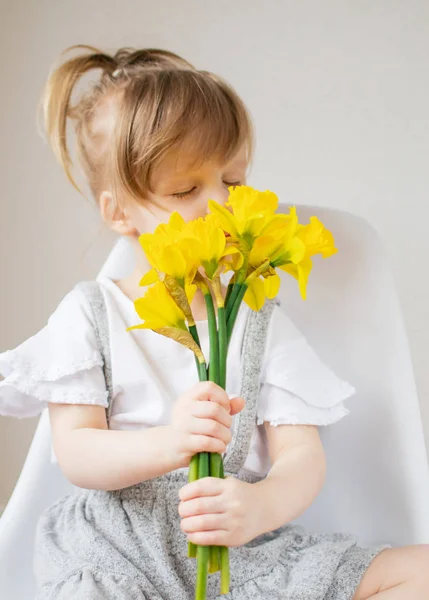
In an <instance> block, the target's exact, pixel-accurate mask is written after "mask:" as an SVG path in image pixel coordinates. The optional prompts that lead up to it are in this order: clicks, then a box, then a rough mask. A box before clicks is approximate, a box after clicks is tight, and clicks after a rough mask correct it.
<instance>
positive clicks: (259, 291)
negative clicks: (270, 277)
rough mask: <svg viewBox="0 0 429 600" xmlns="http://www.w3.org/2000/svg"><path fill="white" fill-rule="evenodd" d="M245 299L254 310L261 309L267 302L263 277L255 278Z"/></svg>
mask: <svg viewBox="0 0 429 600" xmlns="http://www.w3.org/2000/svg"><path fill="white" fill-rule="evenodd" d="M243 299H244V301H245V302H246V304H247V305H248V306H250V308H251V309H252V310H260V309H261V308H262V307H263V306H264V304H265V286H264V282H263V281H262V279H259V277H256V278H255V279H253V280H252V281H251V282H250V283H249V286H248V288H247V290H246V293H245V294H244V298H243Z"/></svg>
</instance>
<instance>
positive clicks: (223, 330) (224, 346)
mask: <svg viewBox="0 0 429 600" xmlns="http://www.w3.org/2000/svg"><path fill="white" fill-rule="evenodd" d="M217 316H218V323H219V385H220V386H221V387H222V388H223V389H226V355H227V350H228V332H227V327H226V312H225V308H224V307H223V306H221V307H219V308H218V313H217Z"/></svg>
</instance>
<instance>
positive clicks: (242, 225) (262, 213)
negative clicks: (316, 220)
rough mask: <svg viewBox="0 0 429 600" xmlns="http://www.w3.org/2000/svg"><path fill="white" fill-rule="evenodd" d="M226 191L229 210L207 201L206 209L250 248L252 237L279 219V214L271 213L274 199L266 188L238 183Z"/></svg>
mask: <svg viewBox="0 0 429 600" xmlns="http://www.w3.org/2000/svg"><path fill="white" fill-rule="evenodd" d="M228 190H229V192H230V194H229V198H228V201H227V202H226V204H225V206H226V207H230V208H231V209H232V212H231V211H230V210H228V208H225V206H222V205H221V204H218V203H217V202H215V201H214V200H209V208H210V210H211V211H212V213H213V214H215V215H216V217H217V219H218V222H219V224H220V226H221V227H222V229H223V230H224V231H226V232H228V233H229V234H230V235H231V236H232V237H233V238H234V239H235V240H243V241H244V242H246V244H247V246H248V248H249V249H250V248H251V247H252V244H253V240H254V239H255V238H256V237H257V236H258V235H261V234H262V233H263V230H264V228H265V227H267V226H268V225H269V224H270V223H271V222H272V221H273V220H274V221H276V220H277V221H281V220H282V219H283V217H284V216H283V215H277V214H276V213H275V211H276V209H277V206H278V198H277V196H276V195H275V194H274V193H273V192H270V191H269V190H266V191H265V192H260V191H258V190H255V189H254V188H252V187H249V186H246V185H240V186H236V187H230V188H228Z"/></svg>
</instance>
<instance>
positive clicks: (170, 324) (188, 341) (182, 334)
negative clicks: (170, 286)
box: [127, 281, 204, 362]
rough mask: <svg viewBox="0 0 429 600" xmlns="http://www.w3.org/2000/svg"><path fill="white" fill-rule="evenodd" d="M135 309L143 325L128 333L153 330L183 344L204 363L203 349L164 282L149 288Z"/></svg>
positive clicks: (133, 327) (135, 304)
mask: <svg viewBox="0 0 429 600" xmlns="http://www.w3.org/2000/svg"><path fill="white" fill-rule="evenodd" d="M134 307H135V309H136V312H137V314H138V316H139V317H140V318H141V319H142V320H143V323H140V324H139V325H133V326H131V327H129V328H128V329H127V331H130V330H132V329H152V330H153V331H155V332H156V333H160V334H161V335H165V336H166V337H169V338H172V339H174V340H176V341H177V342H179V343H180V344H183V345H184V346H186V347H187V348H189V349H190V350H192V351H193V352H194V353H195V355H196V356H197V359H198V360H199V362H204V356H203V354H202V352H201V349H200V348H199V346H198V345H197V344H196V343H195V341H194V340H193V338H192V336H191V334H190V333H189V331H188V330H187V328H186V325H185V314H184V313H183V311H182V310H181V309H180V308H179V306H178V305H177V303H176V302H175V301H174V299H173V298H172V297H171V296H170V294H169V293H168V291H167V289H166V287H165V285H164V284H163V283H162V282H160V281H158V282H156V283H155V284H154V285H153V286H151V287H149V288H148V289H147V291H146V294H145V295H144V296H143V297H142V298H138V299H137V300H136V301H135V302H134Z"/></svg>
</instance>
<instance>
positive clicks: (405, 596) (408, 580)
mask: <svg viewBox="0 0 429 600" xmlns="http://www.w3.org/2000/svg"><path fill="white" fill-rule="evenodd" d="M427 598H429V545H421V546H406V547H404V548H391V549H388V550H383V552H381V553H380V554H379V555H378V556H376V558H375V559H374V560H373V561H372V563H371V565H370V567H369V568H368V570H367V572H366V573H365V575H364V576H363V578H362V581H361V583H360V585H359V587H358V589H357V591H356V594H355V595H354V596H353V600H425V599H427Z"/></svg>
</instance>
